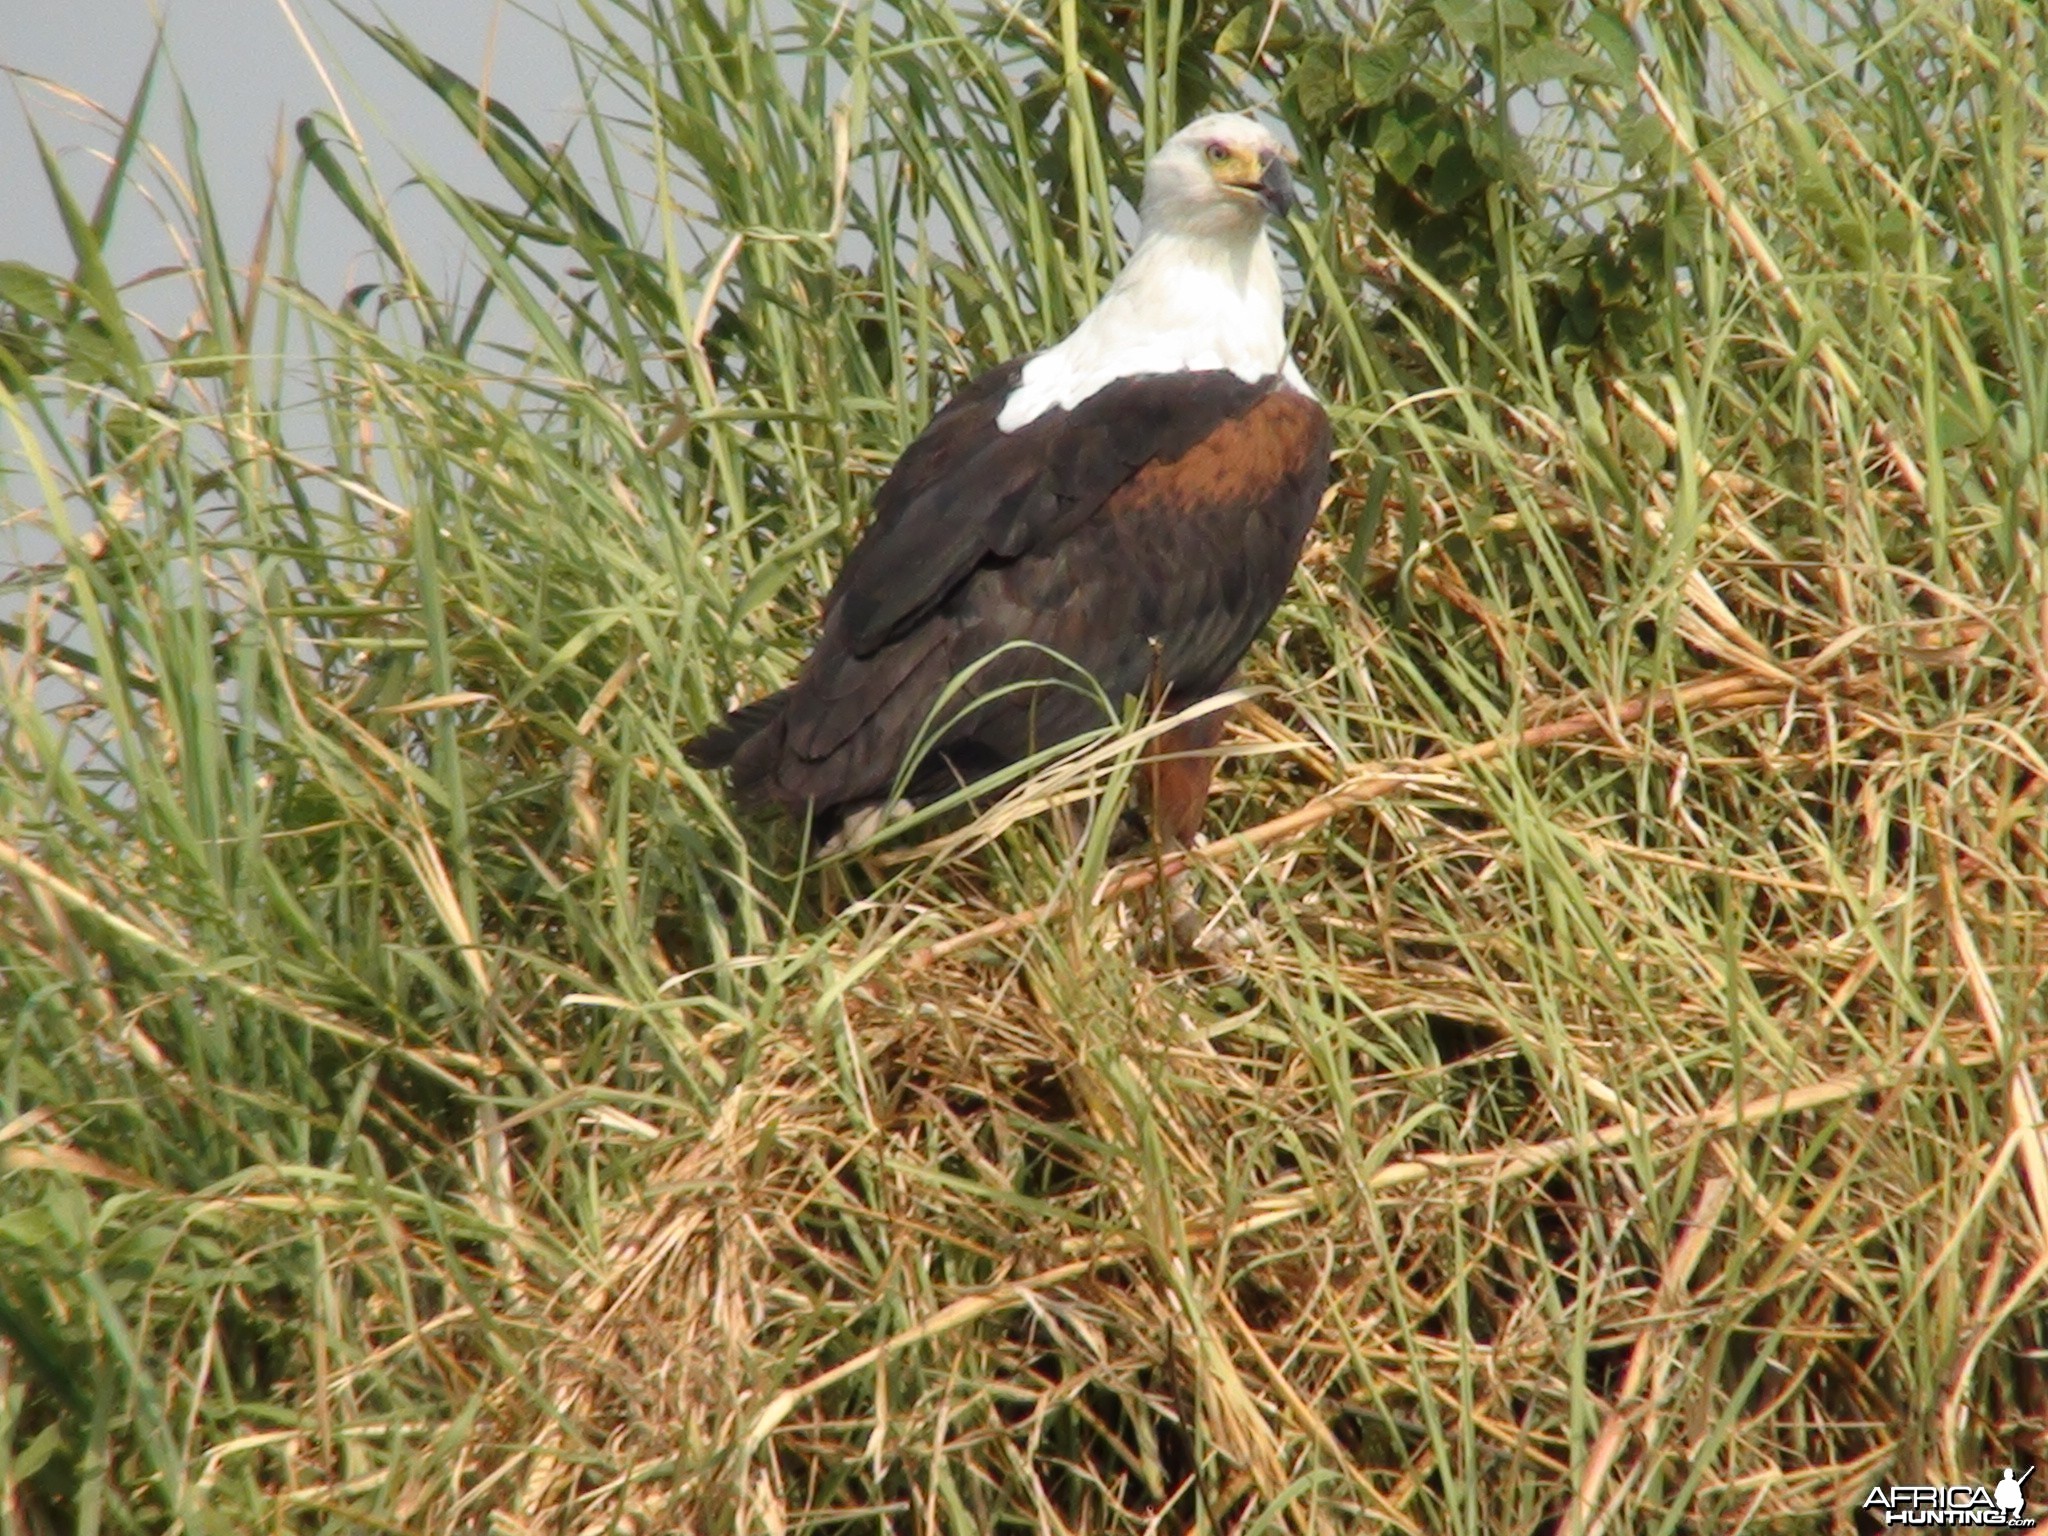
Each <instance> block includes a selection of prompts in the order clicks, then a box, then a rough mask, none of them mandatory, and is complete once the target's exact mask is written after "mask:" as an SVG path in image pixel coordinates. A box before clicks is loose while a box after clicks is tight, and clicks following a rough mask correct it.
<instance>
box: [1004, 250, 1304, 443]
mask: <svg viewBox="0 0 2048 1536" xmlns="http://www.w3.org/2000/svg"><path fill="white" fill-rule="evenodd" d="M1283 320H1284V314H1283V310H1282V306H1281V302H1280V269H1279V267H1278V266H1277V265H1276V264H1275V263H1274V260H1273V251H1272V247H1271V246H1269V245H1268V244H1267V243H1266V233H1265V230H1264V229H1263V227H1261V226H1259V225H1257V224H1253V225H1251V226H1250V227H1249V228H1247V229H1244V230H1242V231H1233V232H1231V233H1230V234H1228V235H1218V234H1215V233H1207V232H1205V233H1189V232H1183V231H1179V230H1175V229H1171V228H1168V229H1158V230H1148V231H1146V232H1145V233H1144V234H1143V235H1141V236H1140V238H1139V240H1138V246H1137V249H1136V250H1134V251H1132V252H1131V259H1130V260H1129V261H1128V262H1127V263H1125V265H1124V269H1123V271H1122V272H1120V273H1118V274H1117V278H1116V281H1115V282H1114V283H1112V284H1111V285H1110V289H1109V292H1108V293H1106V294H1104V295H1103V297H1102V302H1101V303H1100V304H1097V305H1096V306H1095V308H1094V309H1093V310H1092V311H1091V312H1090V313H1089V315H1088V317H1087V318H1086V319H1084V320H1083V321H1082V322H1081V323H1080V324H1079V325H1077V326H1076V327H1074V330H1073V332H1072V333H1071V334H1070V335H1069V336H1068V337H1067V339H1066V340H1064V341H1062V342H1061V343H1060V344H1059V345H1058V346H1055V347H1051V348H1048V349H1047V350H1046V351H1044V352H1041V353H1040V354H1039V355H1038V356H1037V357H1034V358H1033V359H1032V360H1031V361H1030V362H1028V363H1026V364H1025V365H1024V371H1023V373H1022V374H1021V375H1020V376H1019V377H1018V380H1017V384H1016V387H1015V388H1014V389H1012V390H1011V392H1010V397H1009V399H1008V400H1006V401H1005V402H1004V403H1003V409H1002V414H1001V415H999V416H998V417H997V418H996V425H997V426H998V427H1000V428H1001V429H1002V430H1003V431H1005V432H1014V431H1016V430H1017V429H1018V428H1019V427H1022V426H1024V425H1025V424H1027V423H1029V422H1031V421H1035V420H1036V419H1037V418H1038V417H1039V416H1041V415H1043V414H1044V413H1045V412H1047V411H1050V410H1069V411H1070V410H1072V409H1073V408H1074V407H1075V406H1077V405H1079V404H1080V403H1081V402H1082V401H1083V400H1086V399H1087V398H1088V397H1089V396H1090V395H1092V394H1094V393H1095V392H1096V391H1097V390H1100V389H1102V388H1103V387H1104V386H1105V385H1108V384H1113V383H1115V382H1116V381H1117V380H1118V379H1126V378H1130V377H1131V376H1133V375H1135V374H1152V373H1179V372H1183V371H1191V370H1207V369H1216V370H1222V371H1226V372H1229V373H1234V374H1236V375H1237V376H1238V377H1239V378H1241V379H1244V380H1246V381H1247V382H1250V381H1252V380H1256V379H1263V378H1270V377H1272V376H1273V375H1274V374H1282V373H1284V374H1285V375H1286V376H1287V378H1288V382H1289V383H1290V384H1291V385H1294V386H1295V387H1298V388H1304V389H1305V386H1302V385H1301V383H1300V375H1299V374H1298V373H1297V372H1296V371H1295V369H1294V366H1293V363H1292V362H1291V361H1290V359H1289V358H1288V355H1287V331H1286V327H1285V325H1284V324H1283Z"/></svg>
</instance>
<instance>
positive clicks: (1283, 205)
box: [1259, 150, 1301, 219]
mask: <svg viewBox="0 0 2048 1536" xmlns="http://www.w3.org/2000/svg"><path fill="white" fill-rule="evenodd" d="M1259 201H1260V202H1262V203H1264V204H1265V205H1266V212H1268V213H1269V214H1271V215H1272V216H1273V217H1274V218H1276V219H1284V218H1286V217H1287V215H1288V214H1289V213H1291V212H1293V211H1294V210H1295V209H1296V208H1298V207H1300V206H1301V199H1300V198H1298V197H1296V196H1295V195H1294V173H1293V172H1292V171H1290V170H1289V169H1288V168H1287V162H1286V161H1285V160H1284V159H1282V158H1281V157H1280V156H1279V155H1278V154H1277V153H1275V152H1274V151H1272V150H1268V151H1266V152H1265V153H1264V154H1262V155H1260V156H1259Z"/></svg>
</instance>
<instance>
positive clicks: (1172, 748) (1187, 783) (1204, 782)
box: [1144, 709, 1230, 848]
mask: <svg viewBox="0 0 2048 1536" xmlns="http://www.w3.org/2000/svg"><path fill="white" fill-rule="evenodd" d="M1229 720H1230V711H1229V710H1227V709H1218V710H1212V711H1211V712H1210V713H1208V714H1206V715H1203V716H1202V717H1201V718H1200V719H1199V720H1190V721H1188V722H1187V723H1186V724H1184V725H1176V726H1175V727H1173V729H1172V730H1170V731H1167V732H1166V733H1165V734H1163V735H1162V736H1161V737H1160V738H1159V740H1158V742H1157V743H1156V744H1155V745H1154V747H1153V754H1154V755H1153V756H1152V758H1151V760H1150V761H1149V762H1147V763H1146V764H1145V781H1144V782H1145V803H1146V810H1147V811H1148V812H1149V813H1150V815H1151V818H1152V831H1153V833H1154V835H1155V836H1157V837H1158V839H1159V842H1160V844H1161V846H1162V847H1164V846H1168V845H1170V846H1173V847H1177V848H1192V847H1193V846H1194V843H1195V837H1196V834H1198V833H1199V832H1200V831H1201V830H1202V813H1203V812H1204V811H1205V810H1207V809H1208V806H1209V781H1210V780H1211V779H1213V778H1215V776H1216V746H1217V743H1219V742H1220V741H1222V740H1223V727H1224V726H1225V725H1226V724H1228V723H1229Z"/></svg>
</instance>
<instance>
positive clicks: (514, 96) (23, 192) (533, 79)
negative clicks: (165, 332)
mask: <svg viewBox="0 0 2048 1536" xmlns="http://www.w3.org/2000/svg"><path fill="white" fill-rule="evenodd" d="M352 8H353V9H356V10H358V11H359V12H362V13H365V14H368V15H371V16H376V15H379V14H380V9H379V8H378V7H376V6H375V5H374V4H372V3H370V0H364V3H361V4H358V5H355V6H354V7H352ZM569 9H570V10H571V12H572V13H573V10H574V7H573V5H571V6H570V7H569ZM561 11H562V6H561V4H560V0H527V3H526V5H524V6H523V7H522V6H521V5H518V4H516V3H514V0H410V3H401V4H387V5H385V6H383V7H382V8H381V14H382V15H383V16H384V17H386V18H388V19H389V20H391V21H392V22H394V23H395V24H396V26H397V29H398V30H401V31H403V32H405V33H406V34H408V35H409V36H410V37H412V38H413V39H414V41H415V42H417V43H418V44H419V45H420V46H421V48H422V49H423V50H424V51H425V52H427V53H428V54H430V55H432V56H433V57H435V58H437V59H439V60H440V61H441V62H442V63H444V64H446V65H447V66H448V67H449V68H451V69H453V70H455V71H457V72H458V73H460V74H463V75H465V76H467V77H468V78H469V79H471V80H476V79H478V78H479V77H480V76H481V75H482V74H483V73H484V71H485V69H486V64H487V61H488V68H489V84H490V87H491V90H492V93H493V95H495V96H497V97H498V98H499V99H501V100H503V101H505V102H506V103H507V104H508V105H510V106H512V107H513V108H514V109H515V110H517V111H518V112H519V113H520V114H521V115H522V116H523V117H525V119H526V121H527V123H528V125H529V126H530V127H532V128H533V130H534V131H535V132H536V133H537V134H538V135H539V136H540V137H541V138H542V139H543V140H550V141H551V140H555V139H559V138H561V137H562V136H563V135H564V134H565V133H566V131H567V129H568V125H569V123H570V121H571V118H572V116H573V114H574V113H575V112H576V111H577V110H578V109H579V108H580V105H581V103H580V99H579V97H578V94H577V84H576V76H575V73H574V70H573V68H572V65H571V60H570V56H569V50H568V47H567V46H566V45H565V44H564V43H563V42H562V40H561V39H560V38H559V37H558V36H556V35H555V34H554V32H553V31H552V27H553V26H556V25H559V20H558V18H559V17H560V15H561ZM292 16H295V17H296V18H297V19H298V22H299V24H300V26H301V27H303V29H304V30H305V32H306V34H307V36H308V37H309V39H310V40H311V42H312V44H313V46H314V48H315V49H316V50H317V51H318V53H319V55H320V57H321V58H322V60H323V62H324V63H325V64H326V67H327V69H328V72H329V75H330V78H331V79H332V81H333V84H334V86H335V88H336V90H337V91H338V93H339V94H340V96H341V99H342V101H343V103H344V105H345V106H346V108H347V111H348V114H349V116H350V118H351V119H352V120H353V122H354V123H355V125H356V127H357V129H358V130H359V131H360V132H361V133H362V134H363V135H364V136H365V138H366V139H367V140H369V141H370V143H371V145H372V149H373V153H374V154H375V156H376V158H377V161H378V169H379V180H380V182H381V183H382V185H383V186H384V187H385V189H386V191H387V192H392V191H394V190H395V189H396V188H397V187H398V186H399V185H400V183H401V182H402V181H403V180H404V176H405V170H404V167H405V163H406V159H405V157H406V155H411V156H412V157H414V158H416V159H418V160H420V161H423V162H425V163H427V164H430V165H432V166H433V167H434V168H435V169H436V170H437V171H438V172H440V173H441V174H443V175H444V176H446V177H448V178H449V179H450V180H451V181H453V182H454V183H455V184H456V185H457V186H460V187H463V188H465V189H466V190H472V191H477V192H480V193H484V194H486V195H491V196H494V197H496V196H501V195H502V191H503V189H502V184H501V183H499V182H498V181H497V178H496V176H495V175H494V173H492V172H491V170H490V168H489V166H488V164H487V163H486V162H485V160H484V158H483V156H482V154H481V153H480V152H479V151H478V150H477V149H476V147H475V146H474V144H472V143H471V142H469V141H468V140H467V138H466V137H465V136H464V135H463V134H462V132H461V131H460V129H459V127H458V125H457V124H456V122H455V119H454V118H453V116H452V115H451V114H450V113H449V112H448V111H447V110H446V108H444V107H443V106H442V105H441V103H440V102H439V101H438V100H436V99H435V98H434V97H433V96H432V95H431V94H430V93H429V92H428V91H427V89H426V88H425V87H424V86H421V85H419V84H418V83H416V82H415V81H413V80H412V79H411V77H410V76H408V75H407V74H405V72H404V71H403V70H401V69H400V68H399V67H398V66H397V65H396V64H395V63H393V62H391V61H390V60H389V59H388V58H387V56H386V55H385V54H384V53H383V51H382V50H381V49H379V48H378V47H377V46H376V45H375V44H374V43H372V42H371V41H370V40H369V39H367V38H366V37H364V36H363V35H362V34H361V33H360V32H359V31H357V30H356V28H355V27H354V26H353V25H351V24H350V23H349V22H348V20H347V19H346V18H345V17H344V16H343V15H342V14H341V13H340V11H339V10H338V9H336V7H335V6H334V5H333V4H332V3H331V0H0V69H4V70H5V71H6V73H7V76H8V84H9V85H10V86H11V89H8V90H0V261H26V262H30V263H33V264H34V265H37V266H41V267H48V268H53V269H55V270H58V271H62V272H65V273H69V272H70V270H71V267H72V261H71V256H70V248H69V245H68V243H67V242H66V240H65V238H64V232H63V226H62V224H61V223H60V221H59V219H58V217H57V213H56V210H55V205H54V203H53V202H52V199H51V196H50V192H49V188H48V184H47V182H46V180H45V178H44V174H43V170H42V167H41V164H40V163H39V161H38V159H37V157H36V153H35V147H34V141H33V139H32V138H31V136H30V133H29V128H28V123H29V121H30V120H33V121H34V123H35V124H36V126H37V127H38V128H39V129H40V130H41V132H42V134H43V136H44V138H45V139H46V140H48V141H49V143H50V144H51V145H52V147H54V148H56V149H57V150H58V152H59V159H60V163H61V164H62V166H63V169H64V172H65V175H66V178H67V180H68V181H69V183H70V185H71V187H72V190H73V194H74V196H76V197H77V198H78V199H79V200H80V202H81V203H83V204H84V205H85V206H86V207H87V208H88V209H89V208H90V206H91V204H92V201H93V199H94V198H96V197H97V196H98V193H99V187H100V182H101V178H102V176H103V175H104V170H103V167H102V165H101V164H100V163H99V162H98V160H97V159H96V152H98V153H104V152H105V151H106V150H107V149H108V148H109V147H111V145H112V143H113V140H114V130H113V128H112V126H111V125H110V124H109V123H108V122H107V120H106V119H104V118H100V117H98V116H97V115H96V114H94V113H93V112H92V111H91V110H90V109H88V108H85V107H82V106H81V105H79V104H78V103H77V102H76V101H73V100H67V99H65V98H64V97H63V96H62V95H59V94H53V93H52V92H51V91H50V90H48V89H46V88H45V87H44V86H42V85H41V84H39V83H37V81H36V80H34V79H30V78H27V77H29V76H40V77H42V78H44V79H46V80H49V81H53V82H55V83H56V84H57V85H59V86H62V87H67V88H69V89H70V90H71V91H75V92H78V93H80V94H82V95H83V96H85V97H88V98H90V99H91V100H93V101H96V102H99V103H100V104H102V105H104V106H106V107H108V108H109V109H111V110H112V111H114V112H115V113H117V114H120V115H125V114H126V112H127V110H128V107H129V104H130V103H131V102H132V100H133V99H134V93H135V89H136V86H137V83H138V82H139V80H140V78H141V74H142V69H143V64H144V62H145V60H146V59H147V58H148V55H149V50H150V48H151V46H152V45H153V44H154V42H155V40H156V37H157V32H158V28H159V26H160V25H161V27H162V29H163V32H164V35H165V38H166V52H167V56H168V62H169V64H170V66H171V69H170V70H169V71H167V72H163V73H160V75H159V78H158V82H157V86H156V89H155V91H154V93H153V96H152V99H151V104H150V111H149V119H148V121H149V125H150V137H152V138H153V139H154V140H155V141H156V142H157V143H158V144H160V145H161V146H162V147H163V148H164V149H165V150H166V151H167V152H168V153H169V154H170V155H171V156H172V158H173V160H174V161H176V162H177V163H178V164H179V165H180V166H181V168H182V162H183V151H182V148H181V137H180V132H179V127H178V117H177V112H176V109H175V99H176V93H175V91H174V90H173V89H172V87H173V86H175V85H178V84H182V86H183V87H184V91H185V94H186V96H187V98H188V99H189V100H190V102H191V105H192V110H193V113H194V116H195V117H196V119H197V121H198V125H199V135H200V150H201V156H200V158H201V160H202V162H203V164H204V166H205V168H206V172H207V176H208V180H209V183H210V185H211V187H212V189H213V193H214V197H215V199H216V201H217V203H218V204H219V207H220V217H221V222H222V225H223V227H224V230H225V238H226V240H227V243H228V247H229V250H230V252H231V253H233V254H234V255H235V256H236V257H237V258H240V257H243V256H246V255H247V253H248V252H249V250H250V248H251V244H252V242H253V240H254V238H255V232H256V228H257V223H258V220H259V218H260V216H261V212H262V207H263V202H264V198H265V196H266V194H267V191H268V187H269V176H270V169H269V168H270V162H271V158H272V155H273V153H274V149H275V145H276V141H277V135H278V133H279V132H280V131H282V132H283V133H284V134H285V136H286V139H287V151H286V154H287V159H286V164H287V166H288V167H289V166H290V165H292V164H294V163H296V159H297V156H298V147H297V144H296V142H294V141H292V140H291V133H292V125H293V124H294V123H295V122H296V121H297V120H298V118H299V117H301V116H303V115H304V114H306V113H308V112H312V111H316V110H317V111H326V112H329V113H332V111H333V105H332V101H331V99H330V97H329V95H328V92H327V89H326V87H325V86H324V85H323V83H322V81H321V78H320V75H319V73H318V72H317V71H316V70H315V68H314V67H313V65H312V63H311V62H310V61H309V60H308V58H307V55H306V51H305V48H304V47H303V46H302V45H301V44H300V42H299V40H298V39H297V38H296V37H295V36H294V32H293V28H292V25H291V21H290V19H288V18H289V17H292ZM541 18H546V19H545V20H544V19H541ZM400 143H402V144H403V145H404V146H405V149H404V153H401V152H400V151H399V150H398V149H397V148H395V147H394V146H395V145H396V144H400ZM395 208H396V210H397V213H398V217H399V219H400V224H401V228H402V229H403V230H404V231H405V234H406V236H407V239H408V241H409V243H411V244H412V245H413V248H414V254H415V255H416V257H419V258H421V265H422V267H423V269H424V270H426V272H427V273H428V274H429V276H430V277H433V278H439V277H441V276H442V275H443V274H444V273H446V272H449V271H452V270H453V268H454V265H455V264H456V262H457V261H458V260H459V259H460V246H459V243H458V241H457V240H456V238H455V237H454V236H453V233H452V231H448V230H447V229H446V228H445V226H443V225H442V223H441V221H440V217H439V214H438V211H437V210H436V209H434V208H433V206H432V202H431V198H430V197H429V196H428V194H426V193H425V192H424V191H420V190H417V189H415V190H413V191H411V192H407V193H400V194H398V195H397V196H396V199H395ZM153 222H154V221H153V219H152V217H151V216H150V211H149V210H148V209H147V208H146V207H145V206H144V205H143V204H142V203H141V202H140V201H128V202H125V203H124V209H123V214H122V218H121V222H119V223H117V225H116V228H115V232H114V234H115V238H114V241H113V255H112V261H111V262H110V265H111V266H112V268H113V271H114V275H115V277H116V278H117V279H120V280H126V279H128V278H132V277H133V276H135V275H136V274H137V273H140V272H142V271H145V270H147V269H148V268H150V267H151V266H154V265H156V264H158V263H161V262H165V261H168V260H169V259H170V257H171V247H170V245H169V244H168V242H167V241H166V240H165V239H164V237H163V236H162V234H161V231H160V230H158V229H156V228H153V227H152V225H153ZM303 230H304V232H303V234H302V238H301V241H300V246H299V251H300V261H301V268H302V271H303V272H304V275H305V277H306V280H307V282H308V284H309V285H310V286H311V287H312V288H313V290H314V292H315V293H317V294H318V295H319V296H320V297H322V298H324V299H327V300H329V301H332V300H334V299H336V298H338V297H339V295H340V293H341V290H342V287H343V285H344V284H345V283H346V282H348V281H349V280H350V279H351V276H352V275H353V276H355V277H361V276H365V275H367V273H368V270H369V269H368V267H367V265H366V264H365V263H364V262H363V261H362V257H363V253H364V252H366V251H367V250H368V248H369V243H370V242H369V240H368V238H367V237H366V236H365V235H363V234H362V232H361V230H360V229H359V228H357V227H356V226H355V225H354V223H353V222H352V221H350V220H349V219H348V217H347V216H346V214H344V213H343V212H342V211H341V209H340V208H339V207H338V206H337V205H336V203H335V200H334V199H333V197H332V196H331V195H330V194H328V193H327V192H326V190H325V189H324V188H316V189H312V190H310V191H309V192H308V195H307V198H306V211H305V216H304V225H303ZM132 297H133V298H134V299H135V300H136V302H137V303H138V305H139V307H140V308H141V309H142V310H143V312H145V313H150V312H151V310H152V307H153V306H152V305H151V304H150V303H149V300H148V297H147V296H146V295H143V294H139V293H138V294H135V295H133V296H132ZM151 317H152V318H153V319H158V320H159V321H160V322H161V321H166V320H169V319H170V317H168V316H162V315H156V314H152V316H151ZM172 323H175V322H172Z"/></svg>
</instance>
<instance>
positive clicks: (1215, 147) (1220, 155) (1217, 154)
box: [1209, 144, 1230, 165]
mask: <svg viewBox="0 0 2048 1536" xmlns="http://www.w3.org/2000/svg"><path fill="white" fill-rule="evenodd" d="M1229 158H1230V151H1229V149H1227V148H1226V147H1225V146H1223V145H1221V144H1211V145H1210V146H1209V162H1210V164H1212V165H1221V164H1222V163H1223V162H1224V161H1225V160H1228V159H1229Z"/></svg>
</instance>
